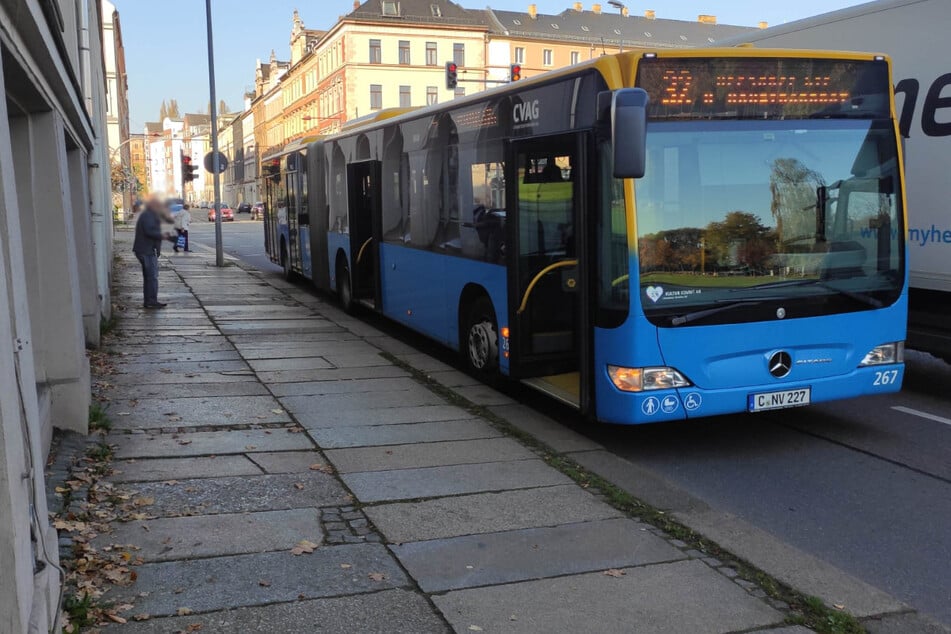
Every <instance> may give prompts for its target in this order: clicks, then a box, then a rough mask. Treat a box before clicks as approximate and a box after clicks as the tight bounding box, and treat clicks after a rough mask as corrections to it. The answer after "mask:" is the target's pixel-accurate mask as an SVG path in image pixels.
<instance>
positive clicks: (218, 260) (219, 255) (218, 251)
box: [205, 0, 225, 266]
mask: <svg viewBox="0 0 951 634" xmlns="http://www.w3.org/2000/svg"><path fill="white" fill-rule="evenodd" d="M205 21H206V22H207V25H208V90H209V93H210V95H211V154H212V156H213V157H214V158H212V167H214V169H213V170H212V172H213V174H212V175H211V177H212V178H213V179H214V181H213V182H214V184H215V265H216V266H224V265H225V256H224V251H223V250H222V246H221V180H220V178H219V174H218V172H219V170H218V102H217V99H216V97H215V47H214V39H213V37H212V33H211V0H205Z"/></svg>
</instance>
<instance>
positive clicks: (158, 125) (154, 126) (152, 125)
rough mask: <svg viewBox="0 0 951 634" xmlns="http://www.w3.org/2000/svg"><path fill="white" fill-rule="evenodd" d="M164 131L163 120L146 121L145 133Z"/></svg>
mask: <svg viewBox="0 0 951 634" xmlns="http://www.w3.org/2000/svg"><path fill="white" fill-rule="evenodd" d="M163 131H164V128H163V127H162V122H161V121H147V122H146V123H145V133H146V134H154V133H159V134H161V133H162V132H163Z"/></svg>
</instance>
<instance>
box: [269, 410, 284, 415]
mask: <svg viewBox="0 0 951 634" xmlns="http://www.w3.org/2000/svg"><path fill="white" fill-rule="evenodd" d="M271 413H272V414H283V413H284V410H282V409H272V410H271Z"/></svg>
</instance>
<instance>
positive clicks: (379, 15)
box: [345, 0, 489, 28]
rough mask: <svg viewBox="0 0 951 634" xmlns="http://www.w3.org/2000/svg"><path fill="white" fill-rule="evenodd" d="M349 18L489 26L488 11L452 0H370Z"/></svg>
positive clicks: (349, 15)
mask: <svg viewBox="0 0 951 634" xmlns="http://www.w3.org/2000/svg"><path fill="white" fill-rule="evenodd" d="M345 18H346V19H350V20H360V21H373V22H381V21H382V22H392V23H394V24H406V23H416V24H429V25H447V26H469V27H483V28H488V26H489V19H488V17H487V16H486V15H485V12H484V11H481V10H479V11H473V10H471V9H466V8H464V7H462V6H460V5H458V4H456V3H455V2H451V1H450V0H366V2H364V3H363V4H361V5H360V6H359V7H357V8H356V9H354V10H353V11H351V12H350V13H348V14H347V15H346V16H345Z"/></svg>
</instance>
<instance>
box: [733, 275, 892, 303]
mask: <svg viewBox="0 0 951 634" xmlns="http://www.w3.org/2000/svg"><path fill="white" fill-rule="evenodd" d="M795 286H818V287H819V288H824V289H826V290H828V291H832V292H833V293H836V294H837V295H842V296H843V297H848V298H849V299H851V300H854V301H857V302H860V303H862V304H865V305H867V306H872V307H873V308H881V307H882V306H884V305H885V304H883V303H882V301H881V300H879V299H878V298H877V297H872V296H871V295H869V294H868V293H859V292H856V291H850V290H846V289H844V288H839V287H838V286H833V285H832V284H829V283H828V282H823V281H822V280H786V281H784V282H770V283H767V284H760V285H758V286H748V287H746V288H734V289H732V290H731V291H730V292H731V293H732V292H736V291H745V290H754V289H764V288H792V287H795Z"/></svg>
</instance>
